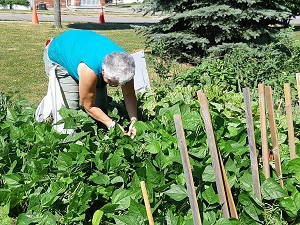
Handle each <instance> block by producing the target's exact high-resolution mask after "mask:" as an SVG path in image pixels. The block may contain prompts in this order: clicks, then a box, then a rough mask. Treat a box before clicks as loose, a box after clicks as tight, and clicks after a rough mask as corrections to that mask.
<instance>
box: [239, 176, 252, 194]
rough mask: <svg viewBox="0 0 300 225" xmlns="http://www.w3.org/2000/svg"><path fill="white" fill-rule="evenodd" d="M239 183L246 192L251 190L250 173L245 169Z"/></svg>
mask: <svg viewBox="0 0 300 225" xmlns="http://www.w3.org/2000/svg"><path fill="white" fill-rule="evenodd" d="M240 185H241V188H242V189H244V190H246V191H248V192H250V191H253V184H252V175H251V174H250V173H249V172H248V171H245V172H244V174H243V176H242V177H241V178H240Z"/></svg>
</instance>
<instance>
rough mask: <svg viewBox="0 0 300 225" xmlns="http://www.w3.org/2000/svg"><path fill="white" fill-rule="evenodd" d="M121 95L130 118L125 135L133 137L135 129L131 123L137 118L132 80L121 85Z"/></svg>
mask: <svg viewBox="0 0 300 225" xmlns="http://www.w3.org/2000/svg"><path fill="white" fill-rule="evenodd" d="M122 92H123V97H124V101H125V106H126V110H127V113H128V116H129V119H130V126H129V130H128V133H127V135H128V136H130V137H131V138H134V137H135V135H136V129H135V128H134V127H133V124H134V123H135V121H136V120H137V119H138V118H137V100H136V95H135V90H134V81H133V80H131V81H129V82H128V83H126V84H125V85H124V86H122Z"/></svg>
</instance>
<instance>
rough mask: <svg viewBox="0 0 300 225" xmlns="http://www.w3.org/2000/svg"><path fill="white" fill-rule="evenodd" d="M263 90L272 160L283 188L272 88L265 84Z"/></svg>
mask: <svg viewBox="0 0 300 225" xmlns="http://www.w3.org/2000/svg"><path fill="white" fill-rule="evenodd" d="M265 91H266V100H267V106H268V114H269V121H270V130H271V136H272V147H273V154H274V161H275V170H276V172H277V175H278V178H279V182H280V185H281V187H282V188H283V180H282V171H281V162H280V153H279V147H278V137H277V130H276V123H275V116H274V105H273V97H272V89H271V87H270V86H266V87H265Z"/></svg>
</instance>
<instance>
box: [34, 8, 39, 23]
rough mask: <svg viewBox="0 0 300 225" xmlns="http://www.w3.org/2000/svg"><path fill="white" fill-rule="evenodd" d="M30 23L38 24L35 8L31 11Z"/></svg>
mask: <svg viewBox="0 0 300 225" xmlns="http://www.w3.org/2000/svg"><path fill="white" fill-rule="evenodd" d="M32 23H33V24H39V19H38V16H37V12H36V6H35V5H34V6H33V11H32Z"/></svg>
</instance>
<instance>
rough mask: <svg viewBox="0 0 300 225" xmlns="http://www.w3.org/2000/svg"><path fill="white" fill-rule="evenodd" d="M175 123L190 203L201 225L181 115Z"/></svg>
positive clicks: (177, 115)
mask: <svg viewBox="0 0 300 225" xmlns="http://www.w3.org/2000/svg"><path fill="white" fill-rule="evenodd" d="M174 122H175V127H176V134H177V139H178V147H179V149H180V155H181V159H182V166H183V171H184V176H185V180H186V187H187V191H188V196H189V201H190V205H191V209H192V216H193V221H194V224H195V225H201V224H202V223H201V218H200V212H199V207H198V202H197V197H196V192H195V186H194V180H193V176H192V170H191V165H190V160H189V155H188V151H187V147H186V141H185V135H184V130H183V125H182V120H181V116H180V114H176V115H174Z"/></svg>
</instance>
